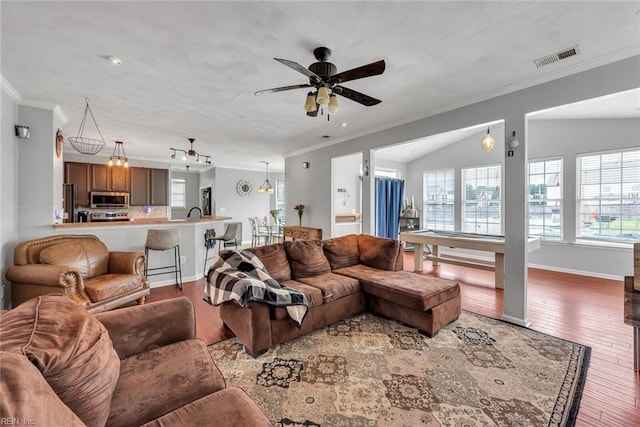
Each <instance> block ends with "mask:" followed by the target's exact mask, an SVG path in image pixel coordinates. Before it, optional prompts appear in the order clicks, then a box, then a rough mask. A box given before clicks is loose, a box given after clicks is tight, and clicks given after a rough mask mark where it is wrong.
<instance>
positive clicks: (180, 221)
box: [52, 216, 233, 228]
mask: <svg viewBox="0 0 640 427" xmlns="http://www.w3.org/2000/svg"><path fill="white" fill-rule="evenodd" d="M230 219H233V217H230V216H203V217H202V218H186V219H169V218H131V219H129V221H107V222H70V223H64V224H53V225H52V227H53V228H89V227H114V226H127V225H147V224H176V225H180V224H198V223H206V222H220V221H227V220H230Z"/></svg>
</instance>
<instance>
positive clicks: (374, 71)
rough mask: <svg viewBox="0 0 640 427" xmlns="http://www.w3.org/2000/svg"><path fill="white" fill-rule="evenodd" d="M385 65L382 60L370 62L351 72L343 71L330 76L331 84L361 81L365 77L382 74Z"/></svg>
mask: <svg viewBox="0 0 640 427" xmlns="http://www.w3.org/2000/svg"><path fill="white" fill-rule="evenodd" d="M385 67H386V65H385V63H384V59H381V60H380V61H376V62H372V63H371V64H367V65H363V66H362V67H357V68H353V69H351V70H347V71H343V72H341V73H338V74H334V75H333V76H331V81H332V82H333V83H338V84H340V83H344V82H349V81H351V80H357V79H362V78H365V77H371V76H377V75H378V74H382V73H384V69H385Z"/></svg>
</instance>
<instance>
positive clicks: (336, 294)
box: [299, 273, 361, 303]
mask: <svg viewBox="0 0 640 427" xmlns="http://www.w3.org/2000/svg"><path fill="white" fill-rule="evenodd" d="M299 280H300V281H301V282H302V283H304V284H306V285H309V286H313V287H314V288H318V289H320V290H321V291H322V297H323V300H324V302H325V303H327V302H331V301H334V300H337V299H338V298H342V297H343V296H345V295H351V294H355V293H357V292H360V290H361V288H360V282H359V281H358V279H353V278H351V277H347V276H342V275H339V274H334V273H325V274H321V275H319V276H313V277H303V278H302V279H299Z"/></svg>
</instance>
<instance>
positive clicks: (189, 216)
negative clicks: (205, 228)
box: [187, 206, 202, 218]
mask: <svg viewBox="0 0 640 427" xmlns="http://www.w3.org/2000/svg"><path fill="white" fill-rule="evenodd" d="M194 209H198V211H199V212H200V218H202V209H200V208H199V207H197V206H194V207H192V208H191V209H189V213H188V214H187V218H191V211H192V210H194Z"/></svg>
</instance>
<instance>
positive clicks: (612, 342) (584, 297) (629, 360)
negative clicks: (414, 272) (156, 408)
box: [147, 253, 640, 427]
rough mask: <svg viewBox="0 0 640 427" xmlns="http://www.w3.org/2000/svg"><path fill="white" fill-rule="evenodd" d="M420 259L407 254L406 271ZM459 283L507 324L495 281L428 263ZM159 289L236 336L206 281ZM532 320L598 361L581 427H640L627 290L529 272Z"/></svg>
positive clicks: (213, 335) (207, 325) (210, 335)
mask: <svg viewBox="0 0 640 427" xmlns="http://www.w3.org/2000/svg"><path fill="white" fill-rule="evenodd" d="M412 268H413V254H409V253H407V254H405V269H407V270H410V269H412ZM423 274H426V275H433V276H437V277H443V278H447V279H453V280H456V281H458V283H460V285H461V288H462V308H463V309H464V310H468V311H471V312H474V313H479V314H483V315H485V316H489V317H494V318H498V319H499V318H500V317H501V316H502V311H503V291H502V290H496V289H494V288H492V285H493V280H494V279H493V273H491V272H487V271H481V270H476V269H471V268H466V267H459V266H453V265H449V264H441V265H439V266H438V267H436V268H433V267H432V266H431V263H430V262H428V261H427V262H425V264H424V272H423ZM183 288H184V289H183V290H182V291H180V289H179V288H178V287H177V286H167V287H162V288H154V289H152V290H151V295H150V297H149V298H148V299H147V301H149V302H151V301H158V300H163V299H168V298H175V297H177V296H180V295H184V296H187V297H189V298H190V299H191V300H192V301H193V302H194V305H195V307H196V321H197V325H196V329H197V335H198V337H199V338H201V339H202V340H203V341H205V342H206V343H207V344H212V343H214V342H218V341H221V340H224V339H227V338H229V337H231V336H232V334H231V332H230V331H229V330H227V329H225V328H224V327H223V326H222V322H221V320H220V317H219V311H218V308H217V307H212V306H211V305H209V304H208V303H206V302H204V301H203V300H202V296H203V289H204V279H202V280H199V281H196V282H189V283H185V285H184V286H183ZM527 300H528V301H527V303H528V317H529V321H530V322H531V329H534V330H536V331H540V332H543V333H546V334H549V335H553V336H556V337H559V338H564V339H566V340H569V341H574V342H577V343H580V344H584V345H588V346H590V347H591V360H590V364H589V369H588V371H587V380H586V384H585V387H584V392H583V395H582V401H581V404H580V411H579V413H578V418H577V423H576V425H577V426H607V427H613V426H616V427H617V426H620V427H626V426H638V425H640V374H638V373H634V371H633V347H632V345H633V329H632V328H631V326H628V325H625V324H624V322H623V283H622V281H615V280H604V279H597V278H592V277H586V276H577V275H572V274H566V273H557V272H551V271H546V270H539V269H529V281H528V285H527Z"/></svg>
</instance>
